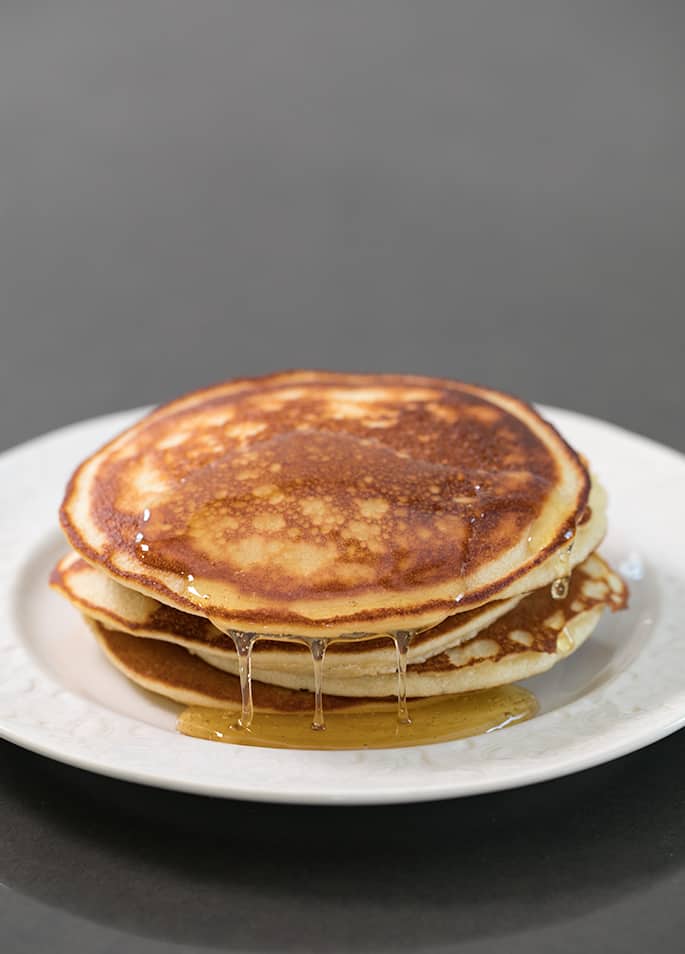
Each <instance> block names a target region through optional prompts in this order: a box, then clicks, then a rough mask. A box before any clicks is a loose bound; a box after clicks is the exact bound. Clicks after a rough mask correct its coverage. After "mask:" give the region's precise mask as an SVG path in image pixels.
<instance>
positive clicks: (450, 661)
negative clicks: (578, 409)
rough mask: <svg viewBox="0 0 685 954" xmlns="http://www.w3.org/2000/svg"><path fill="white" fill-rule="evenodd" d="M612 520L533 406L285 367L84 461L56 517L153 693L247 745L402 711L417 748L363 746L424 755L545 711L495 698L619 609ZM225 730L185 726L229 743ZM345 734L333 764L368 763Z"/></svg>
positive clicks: (95, 616) (106, 633)
mask: <svg viewBox="0 0 685 954" xmlns="http://www.w3.org/2000/svg"><path fill="white" fill-rule="evenodd" d="M605 513H606V500H605V495H604V491H603V489H602V488H601V486H600V485H599V484H598V482H597V481H596V480H594V479H592V478H591V477H590V474H589V472H588V469H587V466H586V463H585V461H584V460H583V459H582V458H581V457H580V456H579V455H578V454H577V453H576V452H575V451H574V450H573V449H572V448H570V447H569V445H568V444H567V443H566V442H565V441H564V440H563V438H562V437H561V436H560V435H559V434H558V433H557V431H556V430H555V429H554V428H553V427H552V426H551V425H550V424H548V423H547V422H546V421H544V420H543V419H542V418H541V417H540V416H539V415H538V414H537V412H536V411H535V410H534V409H533V408H531V407H530V406H529V405H526V404H524V403H523V402H521V401H520V400H518V399H516V398H513V397H511V396H509V395H505V394H502V393H500V392H497V391H493V390H490V389H485V388H480V387H477V386H475V385H467V384H463V383H461V382H457V381H447V380H442V379H433V378H425V377H416V376H410V375H358V374H355V375H347V374H335V373H331V372H314V371H297V372H285V373H282V374H275V375H270V376H267V377H264V378H259V379H244V380H239V381H233V382H228V383H226V384H220V385H216V386H214V387H212V388H207V389H205V390H203V391H198V392H194V393H193V394H190V395H187V396H186V397H183V398H180V399H178V400H176V401H173V402H171V403H170V404H167V405H164V406H162V407H160V408H158V409H157V410H156V411H153V412H152V413H151V414H149V415H147V416H146V417H144V418H143V419H142V420H141V421H140V422H138V423H137V424H135V425H133V427H131V428H129V429H127V430H126V431H125V432H123V433H122V434H121V435H119V437H117V438H115V439H114V440H113V441H111V442H110V443H109V444H107V445H106V446H105V447H103V448H101V449H100V450H98V451H97V452H96V453H94V454H93V455H92V456H91V457H89V458H88V459H87V460H86V461H84V462H83V463H82V464H81V465H80V466H79V467H78V468H77V470H76V471H75V473H74V475H73V477H72V479H71V481H70V482H69V485H68V487H67V490H66V493H65V497H64V501H63V504H62V508H61V511H60V518H61V521H62V526H63V529H64V531H65V533H66V535H67V538H68V539H69V541H70V543H71V545H72V547H73V548H74V549H73V552H72V553H70V554H69V555H67V556H66V557H65V558H64V559H63V560H62V561H60V563H59V565H58V566H57V567H56V568H55V570H54V571H53V575H52V580H51V581H52V584H53V586H54V587H55V588H56V589H58V590H59V591H60V592H61V593H62V594H63V595H65V596H66V597H67V599H69V600H70V601H71V602H72V603H73V604H74V605H75V606H76V607H77V608H78V609H79V610H80V611H81V612H82V613H83V614H84V615H85V617H86V618H87V620H88V622H89V623H90V625H91V628H92V630H93V632H94V633H95V635H96V637H97V639H98V641H99V642H100V644H101V645H102V647H103V649H104V651H105V653H106V655H107V656H108V658H109V659H110V661H111V662H113V663H114V665H115V666H117V667H118V668H119V669H121V670H122V671H123V672H124V673H125V674H126V675H127V676H128V677H129V678H130V679H132V680H133V681H134V682H137V683H138V684H139V685H142V686H144V687H145V688H148V689H151V690H152V691H155V692H158V693H160V694H162V695H167V696H169V697H170V698H172V699H176V700H177V701H179V702H183V703H192V704H195V703H199V704H201V705H203V706H205V707H209V708H210V710H211V709H214V710H216V707H217V706H227V707H228V709H229V710H230V709H231V707H233V709H235V705H236V700H237V699H239V702H240V705H239V707H238V709H239V712H238V722H237V723H236V724H237V725H238V726H239V727H241V728H242V729H243V730H246V729H247V727H248V726H249V725H250V723H251V721H252V719H253V714H254V713H255V712H256V713H257V716H258V717H262V716H266V715H268V716H269V718H272V717H273V718H278V719H280V720H283V719H285V723H284V724H283V725H282V724H281V723H280V722H279V727H278V738H279V739H281V740H283V739H286V737H289V736H288V732H289V729H288V726H290V727H292V726H294V725H295V723H293V722H288V718H289V717H288V715H287V713H289V712H294V711H298V712H301V711H302V710H303V709H304V710H306V711H309V712H313V722H312V723H311V724H312V725H313V727H314V728H315V729H317V728H319V729H320V728H323V727H324V725H325V723H326V720H325V716H324V701H325V704H326V706H325V707H326V710H327V711H329V712H333V711H335V712H337V715H336V719H344V718H347V716H346V715H345V713H348V710H349V712H351V711H352V710H354V712H355V713H356V715H355V719H356V720H357V721H356V723H355V724H356V725H357V731H358V733H359V732H362V734H363V733H364V732H368V733H370V736H373V735H374V730H373V726H372V725H371V723H372V722H373V719H372V718H371V716H370V715H369V713H370V712H373V713H378V712H379V711H381V710H382V708H383V706H385V708H386V709H387V706H388V705H389V703H388V701H387V700H388V698H389V697H390V698H392V697H393V696H394V697H395V698H396V701H395V703H394V706H395V708H396V711H397V713H398V716H399V723H400V724H401V725H405V726H406V725H409V724H410V723H411V719H412V715H411V711H410V710H412V709H413V711H414V712H415V713H416V716H417V717H418V715H419V713H423V715H422V718H423V720H424V722H423V729H422V728H421V726H417V725H416V724H415V726H414V729H413V730H411V732H413V733H414V736H411V732H410V730H409V729H405V730H404V731H405V735H404V736H403V738H404V740H405V741H404V742H402V741H398V740H397V739H396V738H395V737H396V732H395V730H394V729H393V730H392V732H391V733H390V736H388V735H387V732H386V734H385V735H383V733H381V735H382V737H383V739H384V740H385V741H384V742H381V741H379V739H380V737H379V738H376V741H375V742H374V740H373V739H371V738H370V737H369V740H367V741H366V742H365V741H364V739H360V738H358V737H355V738H357V742H356V743H355V744H359V745H365V744H369V745H372V744H376V743H378V744H386V743H387V744H419V742H425V741H427V740H428V741H430V738H429V736H430V735H431V732H433V729H434V730H435V731H434V733H433V734H434V740H435V739H437V738H440V739H445V738H455V737H460V735H459V733H461V734H462V735H463V734H464V725H465V719H466V717H465V715H464V713H465V711H466V709H465V708H464V707H468V706H471V709H473V706H476V708H477V704H476V702H474V701H473V700H471V694H472V693H473V692H474V691H476V690H477V691H481V692H484V691H486V690H487V691H488V692H491V693H494V695H493V696H491V697H490V701H489V702H488V706H489V709H488V712H489V713H490V714H489V716H488V718H487V719H485V721H484V722H483V721H482V720H480V721H479V719H478V718H475V717H474V720H473V724H474V725H476V724H477V725H479V726H481V728H482V726H483V725H485V726H486V728H488V727H489V728H493V727H495V726H496V725H499V724H510V723H511V722H512V721H516V719H514V716H513V715H511V713H510V715H511V718H509V717H508V716H506V713H505V716H506V717H503V721H501V723H500V722H498V721H497V711H498V710H497V706H498V704H499V703H498V702H497V700H499V701H500V702H501V703H502V705H504V704H505V701H506V705H507V706H509V707H510V708H511V707H512V706H513V709H512V711H513V710H516V712H518V716H517V717H516V718H517V719H518V718H523V713H524V712H525V713H527V715H531V714H532V712H533V709H534V706H533V705H532V704H529V703H528V702H525V700H524V697H523V696H522V695H520V693H523V690H520V693H519V696H516V692H517V691H518V690H514V689H512V690H511V693H513V694H514V695H512V694H511V693H509V694H507V692H505V691H504V690H503V689H502V688H501V687H504V686H507V685H509V684H510V683H512V682H513V681H515V680H517V679H522V678H526V677H527V676H530V675H533V674H535V673H539V672H543V671H544V670H546V669H548V668H549V667H550V666H552V665H554V664H555V663H556V662H557V661H558V660H560V659H562V658H564V657H566V656H568V655H569V654H570V653H571V652H572V651H573V650H574V649H575V648H577V647H578V646H580V645H581V643H582V642H583V641H584V640H585V639H586V638H587V637H588V636H589V634H590V633H591V632H592V631H593V629H594V628H595V626H596V625H597V622H598V620H599V617H600V615H601V612H602V610H603V609H604V608H610V609H619V608H622V607H623V606H624V605H625V602H626V591H625V587H624V585H623V583H622V581H620V580H619V578H618V577H616V575H615V574H614V573H613V572H612V571H611V570H610V568H609V567H608V566H607V565H606V563H604V561H602V560H601V559H600V558H599V557H598V556H597V555H595V554H594V551H595V549H596V547H597V546H598V544H599V543H600V541H601V539H602V537H603V535H604V533H605V530H606V518H605ZM253 685H254V693H253ZM498 692H500V695H497V693H498ZM288 693H291V696H288ZM324 693H327V694H326V696H324ZM464 694H468V697H469V698H468V699H467V697H466V695H464ZM407 695H409V696H410V697H411V699H412V702H411V705H410V707H409V708H408V704H407ZM419 697H421V698H422V699H423V701H422V702H421V704H420V705H419V703H418V702H417V701H416V700H417V699H419ZM438 697H440V699H439V698H438ZM514 697H516V700H514ZM460 698H461V702H462V703H463V706H462V708H461V709H460V707H459V706H457V704H456V702H454V703H452V702H450V701H449V700H453V699H455V700H458V699H460ZM478 698H480V699H481V702H482V705H483V706H485V701H484V699H485V697H484V696H479V697H478ZM295 699H296V700H297V701H296V704H295ZM474 699H475V696H474ZM265 700H267V702H265ZM268 700H271V701H270V702H268ZM274 700H277V701H276V702H274ZM431 700H433V702H431ZM503 700H504V701H503ZM381 701H382V705H381ZM229 702H230V705H229ZM369 706H371V709H369ZM379 706H380V708H379ZM284 707H285V708H284ZM431 707H432V708H431ZM505 708H506V706H505ZM471 709H469V711H471ZM458 710H459V712H460V713H461V715H459V719H457V721H458V722H459V729H458V730H457V728H456V723H455V724H454V725H452V726H451V728H450V727H447V728H446V723H445V718H447V721H448V722H449V721H450V718H451V716H450V713H452V715H453V716H454V718H455V719H456V718H457V711H458ZM474 711H475V710H474ZM507 711H509V710H507ZM360 712H365V713H366V714H365V716H364V720H366V721H363V720H362V721H359V719H358V718H357V716H359V714H360ZM483 712H484V710H483ZM386 715H387V712H386ZM500 715H501V713H500ZM216 718H217V717H216V715H212V716H211V718H210V717H206V716H197V717H196V716H193V717H192V718H190V717H189V718H187V719H185V721H183V726H184V731H190V732H191V734H200V735H202V734H203V733H204V734H205V735H206V736H207V737H212V738H214V737H218V736H215V735H212V731H213V730H211V731H210V729H209V728H207V725H208V724H209V723H208V721H207V720H208V719H209V722H212V720H215V719H216ZM198 719H199V721H198ZM231 719H232V717H230V716H229V715H227V716H226V720H228V721H227V723H226V724H227V725H229V724H230V725H232V724H233V723H234V722H235V719H233V721H231ZM369 719H371V722H369ZM459 720H461V721H459ZM488 720H489V721H488ZM466 721H469V720H468V719H467V720H466ZM300 722H301V719H300ZM212 724H213V723H212ZM298 724H299V723H298ZM351 724H352V723H350V725H351ZM336 725H337V723H336ZM341 725H342V726H343V727H342V728H340V726H338V728H337V729H336V730H335V731H331V732H330V733H329V736H328V739H329V747H349V744H352V743H351V742H350V736H349V733H348V734H347V735H346V730H345V729H344V725H343V724H342V723H341ZM429 726H433V729H429V728H428V727H429ZM203 727H204V728H203ZM328 727H329V729H330V728H331V723H330V720H329V721H328ZM338 729H339V730H340V731H338ZM341 732H342V735H341ZM220 734H221V733H220ZM229 735H230V733H229ZM258 737H259V738H260V739H263V740H267V741H263V742H262V744H272V743H273V744H276V743H275V742H273V738H274V737H273V736H272V735H269V733H266V734H262V735H260V736H258ZM410 737H412V738H414V739H415V741H414V742H411V743H410V742H409V741H407V740H408V739H410ZM255 738H257V736H255V735H254V733H253V735H252V742H251V744H255V743H254V739H255ZM297 738H298V739H299V741H298V742H297V744H296V746H295V747H316V745H315V743H313V742H312V741H311V739H309V738H308V737H307V738H306V739H303V738H302V733H301V732H300V733H299V735H298V736H297ZM388 738H390V740H391V741H390V742H388ZM231 739H232V740H233V741H246V740H245V739H240V738H236V737H235V735H232V736H231ZM269 739H271V742H269V741H268V740H269ZM333 739H336V740H337V741H338V742H339V743H340V744H339V746H338V745H337V744H336V745H333V744H332V740H333ZM392 739H395V742H392ZM346 740H347V741H346ZM291 741H292V738H291ZM348 743H349V744H348ZM278 744H281V743H280V742H279V743H278ZM283 744H286V743H283ZM320 744H321V743H319V746H320Z"/></svg>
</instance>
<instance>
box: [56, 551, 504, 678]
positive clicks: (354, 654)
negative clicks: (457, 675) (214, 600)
mask: <svg viewBox="0 0 685 954" xmlns="http://www.w3.org/2000/svg"><path fill="white" fill-rule="evenodd" d="M50 583H51V585H52V586H53V587H54V589H56V590H58V591H59V592H60V593H62V594H63V595H64V596H66V598H67V599H68V600H69V601H70V602H71V603H72V604H73V605H74V606H76V607H77V608H78V609H79V610H80V611H81V612H82V613H85V614H87V615H88V616H90V617H92V618H93V619H97V620H99V621H100V622H101V623H104V624H105V626H106V627H108V628H109V629H116V630H119V631H120V632H124V633H129V634H130V635H132V636H147V637H150V638H152V639H161V640H163V641H165V642H169V643H176V644H177V645H179V646H184V647H185V648H186V649H190V650H191V651H192V650H193V649H195V648H200V649H202V648H210V649H211V650H212V651H213V652H215V653H218V654H219V655H224V656H228V657H229V658H230V659H232V660H233V661H234V662H235V660H236V654H235V646H234V643H233V640H232V639H231V637H230V636H227V635H226V634H225V633H222V632H221V630H219V629H217V628H216V627H215V626H214V625H213V624H212V623H211V622H210V620H208V619H204V617H202V616H193V615H191V614H190V613H184V612H183V611H182V610H177V609H174V608H173V607H171V606H166V605H165V604H164V603H160V602H159V601H158V600H155V599H152V597H149V596H145V595H144V594H143V593H139V592H137V591H136V590H132V589H129V588H128V587H125V586H122V584H121V583H117V582H116V580H113V579H112V578H111V577H109V576H108V575H107V574H106V573H103V572H102V571H101V570H99V569H97V567H94V566H92V565H91V564H90V563H87V562H86V561H85V560H84V559H83V558H82V557H80V556H79V555H78V554H76V553H70V554H68V555H67V556H65V557H63V558H62V560H60V562H59V563H58V564H57V566H56V567H55V568H54V570H53V571H52V573H51V575H50ZM519 599H520V597H514V598H512V599H510V600H496V601H495V602H493V603H488V604H486V605H485V606H480V607H477V608H476V609H473V610H469V611H467V612H465V613H458V614H456V615H455V616H451V617H448V618H447V619H446V620H443V622H442V623H439V624H438V625H437V626H434V627H432V628H431V629H429V630H426V631H424V632H421V633H417V634H416V636H414V638H413V639H412V641H411V645H410V648H409V653H408V662H409V663H417V662H423V660H424V659H428V658H429V657H430V656H434V655H436V653H439V652H442V651H443V650H445V649H449V648H451V647H453V646H456V645H458V644H459V643H461V642H464V640H466V639H471V638H472V637H473V636H475V635H476V633H478V632H479V630H481V629H483V627H485V626H487V625H489V623H491V622H493V621H494V620H495V619H497V618H498V617H499V616H501V615H502V614H503V613H506V612H507V611H508V610H509V609H511V608H512V607H513V606H515V605H516V603H517V602H518V600H519ZM253 659H254V664H255V665H256V666H257V668H258V669H259V668H263V669H267V670H279V671H295V672H299V673H302V672H308V671H309V669H310V667H311V654H310V652H309V648H308V647H307V646H305V645H304V644H303V643H297V642H293V641H290V640H284V639H269V638H268V637H265V638H264V639H260V640H258V641H257V642H256V643H255V646H254V650H253ZM396 666H397V656H396V652H395V648H394V644H393V643H392V642H391V640H390V638H389V637H388V636H387V635H386V636H376V637H371V638H369V639H354V640H345V639H338V640H334V641H332V642H331V644H330V646H329V647H328V652H327V656H326V671H327V672H329V673H339V674H340V675H348V676H361V675H372V674H374V673H378V672H394V671H395V668H396ZM236 671H237V670H236Z"/></svg>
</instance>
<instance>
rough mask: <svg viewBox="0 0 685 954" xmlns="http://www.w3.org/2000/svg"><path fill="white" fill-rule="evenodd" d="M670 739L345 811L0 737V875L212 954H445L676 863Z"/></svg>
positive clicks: (676, 798)
mask: <svg viewBox="0 0 685 954" xmlns="http://www.w3.org/2000/svg"><path fill="white" fill-rule="evenodd" d="M684 742H685V733H679V734H678V735H675V736H673V737H671V738H670V739H667V740H665V741H663V742H660V743H658V744H657V745H655V746H652V747H650V748H648V749H645V750H643V751H642V752H638V753H636V754H634V755H631V756H629V757H627V758H624V759H621V760H619V761H617V762H613V763H610V764H608V765H605V766H602V767H601V768H597V769H593V770H591V771H588V772H584V773H581V774H579V775H575V776H572V777H569V778H567V779H561V780H558V781H554V782H549V783H546V784H543V785H537V786H533V787H531V788H526V789H519V790H515V791H511V792H505V793H498V794H495V795H488V796H479V797H475V798H470V799H461V800H454V801H447V802H434V803H425V804H419V805H413V806H389V807H374V808H343V809H341V808H312V807H288V806H272V805H259V804H249V803H242V802H232V801H223V800H218V799H217V800H214V799H209V798H202V797H198V796H190V795H182V794H177V793H172V792H165V791H160V790H156V789H152V788H145V787H142V786H137V785H132V784H129V783H125V782H118V781H113V780H110V779H105V778H102V777H99V776H95V775H91V774H88V773H85V772H81V771H79V770H77V769H73V768H70V767H67V766H64V765H60V764H58V763H55V762H51V761H49V760H47V759H43V758H41V757H39V756H37V755H33V754H31V753H28V752H25V751H23V750H21V749H18V748H16V747H14V746H11V745H9V744H2V745H1V746H0V778H1V779H2V781H0V810H1V811H2V817H3V828H4V835H3V842H4V845H3V847H4V850H3V852H2V859H1V860H0V881H3V882H5V884H6V885H7V886H8V887H10V888H11V889H13V890H15V891H18V892H21V893H24V894H28V895H30V896H32V897H33V898H36V899H38V900H40V901H42V902H44V903H47V904H49V905H52V906H56V907H59V908H61V909H64V910H67V911H69V912H71V913H74V914H77V915H79V916H81V917H84V918H87V919H89V920H91V921H95V922H97V923H100V924H104V925H108V926H109V927H113V928H116V929H118V930H120V931H125V932H128V933H129V934H131V935H136V936H147V937H154V938H158V939H163V940H169V941H176V942H177V943H178V942H183V941H186V942H192V943H194V944H199V945H203V946H208V947H210V946H215V945H216V946H218V945H220V946H221V948H222V949H224V950H227V951H231V950H236V951H244V950H246V951H249V950H255V951H256V950H259V951H279V952H283V951H298V952H299V951H302V950H316V951H320V952H327V951H331V952H335V951H343V950H345V951H347V950H350V949H363V950H365V951H386V950H394V951H402V950H406V951H420V950H431V949H434V948H443V947H445V948H446V947H447V946H450V947H451V946H453V945H454V944H455V943H456V942H457V941H458V940H460V939H466V938H473V937H487V936H493V937H494V936H498V935H502V934H504V933H508V932H512V931H518V930H523V929H525V928H527V927H530V926H532V925H538V926H539V925H542V924H552V923H555V922H557V921H559V922H561V921H565V920H566V919H568V918H571V917H574V916H578V915H582V914H585V913H588V912H590V911H592V910H595V909H598V908H600V907H603V906H604V905H607V904H609V903H611V902H613V901H616V900H618V899H619V898H621V897H623V896H624V895H626V894H629V893H635V892H639V891H640V890H643V889H645V888H647V887H653V886H654V884H655V881H657V880H658V879H660V878H662V877H665V876H666V875H667V874H670V873H671V872H672V871H673V870H674V869H678V868H681V867H682V866H683V865H684V864H685V830H684V829H683V826H682V814H681V813H682V796H683V790H684V789H685V760H683V758H682V752H683V743H684ZM208 758H211V749H210V750H208Z"/></svg>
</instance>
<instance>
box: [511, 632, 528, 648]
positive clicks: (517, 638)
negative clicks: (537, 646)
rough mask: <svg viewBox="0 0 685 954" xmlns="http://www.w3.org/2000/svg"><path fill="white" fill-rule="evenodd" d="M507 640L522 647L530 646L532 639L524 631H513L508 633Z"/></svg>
mask: <svg viewBox="0 0 685 954" xmlns="http://www.w3.org/2000/svg"><path fill="white" fill-rule="evenodd" d="M509 639H513V641H514V642H515V643H520V644H521V645H522V646H532V645H533V637H532V635H531V634H530V633H528V632H526V630H525V629H514V630H512V631H511V632H510V633H509Z"/></svg>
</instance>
